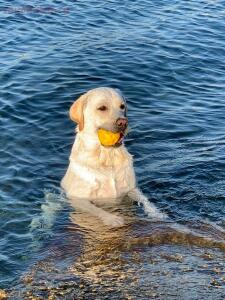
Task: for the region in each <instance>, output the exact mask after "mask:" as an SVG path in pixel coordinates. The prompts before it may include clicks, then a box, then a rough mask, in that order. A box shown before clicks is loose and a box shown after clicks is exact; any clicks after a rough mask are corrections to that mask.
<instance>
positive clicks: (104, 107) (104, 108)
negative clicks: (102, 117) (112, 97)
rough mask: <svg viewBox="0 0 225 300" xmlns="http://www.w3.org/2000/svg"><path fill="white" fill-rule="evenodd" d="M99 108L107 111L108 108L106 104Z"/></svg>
mask: <svg viewBox="0 0 225 300" xmlns="http://www.w3.org/2000/svg"><path fill="white" fill-rule="evenodd" d="M98 110H101V111H105V110H107V107H106V106H105V105H102V106H100V107H99V108H98Z"/></svg>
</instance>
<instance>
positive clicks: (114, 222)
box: [70, 198, 124, 227]
mask: <svg viewBox="0 0 225 300" xmlns="http://www.w3.org/2000/svg"><path fill="white" fill-rule="evenodd" d="M70 200H71V204H72V205H73V206H74V208H75V209H78V210H80V211H83V212H86V213H89V214H91V215H93V216H95V217H97V218H99V219H101V220H102V222H103V223H104V224H105V225H107V226H113V227H119V226H123V225H124V220H123V218H122V217H120V216H117V215H114V214H111V213H109V212H107V211H105V210H104V209H102V208H100V207H97V206H96V205H94V204H92V203H91V202H90V201H89V200H87V199H79V198H72V199H71V198H70Z"/></svg>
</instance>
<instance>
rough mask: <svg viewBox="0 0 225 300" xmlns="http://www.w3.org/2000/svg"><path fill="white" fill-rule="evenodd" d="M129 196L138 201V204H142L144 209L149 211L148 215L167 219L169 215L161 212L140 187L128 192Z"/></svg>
mask: <svg viewBox="0 0 225 300" xmlns="http://www.w3.org/2000/svg"><path fill="white" fill-rule="evenodd" d="M128 197H130V198H131V199H132V200H134V201H136V202H138V204H142V205H143V207H144V211H145V212H146V213H147V215H148V216H149V217H151V218H155V219H166V218H167V215H166V214H164V213H161V212H160V211H159V210H158V208H156V206H155V205H154V204H152V203H151V202H150V201H149V200H148V198H147V197H146V196H145V195H144V194H143V193H142V192H141V191H140V190H139V189H138V188H135V189H133V190H131V191H129V192H128Z"/></svg>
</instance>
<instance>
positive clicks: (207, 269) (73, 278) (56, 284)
mask: <svg viewBox="0 0 225 300" xmlns="http://www.w3.org/2000/svg"><path fill="white" fill-rule="evenodd" d="M48 198H49V197H47V200H48ZM108 209H110V210H111V212H114V213H117V214H118V213H120V214H123V215H124V216H125V223H126V225H125V226H123V227H121V228H109V227H107V226H104V225H103V224H102V223H101V222H99V219H97V218H95V217H93V216H91V215H89V214H86V213H79V212H71V213H70V222H68V224H67V225H66V226H65V227H64V228H63V230H62V229H60V230H58V232H56V233H55V235H54V238H53V239H52V240H51V241H50V242H49V243H48V245H45V246H44V247H43V249H46V246H47V249H48V250H47V252H46V253H45V255H44V256H45V257H44V258H43V259H41V260H39V261H38V263H36V264H35V265H34V266H33V267H31V268H30V270H29V271H28V272H26V273H25V274H24V275H23V277H22V278H21V279H20V283H19V284H18V285H17V286H16V287H14V288H13V289H12V290H11V291H10V292H9V295H10V297H11V298H12V299H14V298H15V299H24V298H25V299H30V298H29V297H38V299H74V298H73V297H77V298H76V299H95V297H101V299H108V297H109V295H110V298H112V299H139V297H140V295H141V297H142V298H143V299H145V298H146V299H155V298H156V299H158V298H159V299H161V298H160V297H162V299H166V297H169V298H171V299H178V298H179V297H180V298H181V299H194V298H193V297H195V296H196V295H197V294H199V295H200V294H201V295H202V297H208V295H209V294H211V293H212V290H213V289H219V290H218V291H217V293H216V296H215V297H214V298H213V299H221V298H220V297H221V296H222V295H223V292H224V291H223V288H222V287H223V286H224V284H225V270H224V263H223V261H224V258H225V252H224V251H225V243H224V238H225V233H224V231H223V230H222V228H221V230H220V228H216V229H215V228H214V226H212V225H211V224H206V223H196V224H195V223H190V224H188V223H186V224H178V223H175V222H172V221H167V222H165V221H164V222H152V221H151V220H150V219H149V220H148V219H146V217H140V216H139V217H138V216H137V215H138V211H137V209H138V207H136V206H135V205H133V206H132V204H131V203H130V202H128V201H127V202H125V204H123V205H120V206H114V207H111V208H109V207H108ZM50 219H51V220H52V216H51V217H50ZM43 249H40V252H42V251H43ZM45 251H46V250H45ZM26 297H27V298H26Z"/></svg>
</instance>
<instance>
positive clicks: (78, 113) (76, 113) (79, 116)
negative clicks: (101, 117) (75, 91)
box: [69, 94, 87, 131]
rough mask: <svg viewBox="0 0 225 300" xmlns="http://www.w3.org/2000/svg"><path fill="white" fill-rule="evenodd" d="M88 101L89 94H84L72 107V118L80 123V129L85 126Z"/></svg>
mask: <svg viewBox="0 0 225 300" xmlns="http://www.w3.org/2000/svg"><path fill="white" fill-rule="evenodd" d="M86 102H87V94H83V95H82V96H80V97H79V98H78V99H77V100H76V101H75V102H74V103H73V105H72V106H71V107H70V112H69V114H70V119H71V120H72V121H74V122H76V123H77V124H78V125H79V131H81V130H82V129H83V128H84V106H85V104H86Z"/></svg>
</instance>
